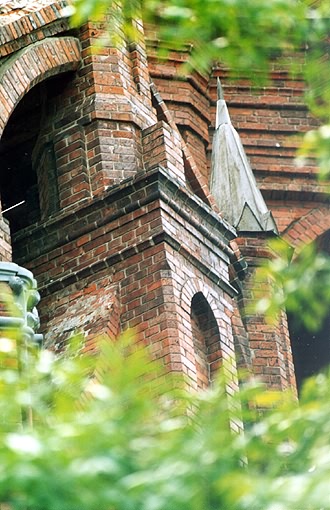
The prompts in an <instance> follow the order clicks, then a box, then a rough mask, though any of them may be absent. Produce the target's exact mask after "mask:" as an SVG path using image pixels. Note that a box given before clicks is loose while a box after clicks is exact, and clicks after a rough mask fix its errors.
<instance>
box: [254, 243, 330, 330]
mask: <svg viewBox="0 0 330 510" xmlns="http://www.w3.org/2000/svg"><path fill="white" fill-rule="evenodd" d="M270 248H271V249H272V250H273V251H274V252H275V257H274V258H273V259H271V260H268V261H267V262H266V263H265V264H264V265H263V267H261V268H260V269H259V270H258V272H257V281H256V285H260V284H262V283H263V282H265V281H269V279H270V280H271V283H272V285H271V288H272V293H271V295H269V296H265V297H264V298H263V299H261V300H260V301H259V302H258V303H257V306H256V311H257V312H258V313H261V314H265V316H266V318H267V319H268V320H269V321H274V320H276V318H277V316H278V314H279V313H280V312H281V310H283V309H286V310H287V311H288V312H291V313H293V314H294V315H295V317H296V318H297V320H300V321H301V322H302V323H303V324H304V325H305V326H306V327H307V328H308V329H310V330H317V329H318V328H319V327H320V326H321V323H322V320H323V319H324V318H325V316H326V315H327V314H328V313H329V308H330V258H329V257H328V256H327V255H325V254H323V253H317V252H316V249H315V247H314V245H313V244H309V245H306V246H303V248H302V249H301V251H300V253H299V255H298V256H297V257H296V258H295V259H294V260H291V256H292V248H291V247H290V246H289V245H288V244H287V243H285V242H284V241H282V240H279V239H277V240H275V241H274V242H272V243H270Z"/></svg>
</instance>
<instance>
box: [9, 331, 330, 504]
mask: <svg viewBox="0 0 330 510" xmlns="http://www.w3.org/2000/svg"><path fill="white" fill-rule="evenodd" d="M17 346H18V347H19V349H18V352H17ZM0 352H1V370H0V405H1V416H2V420H1V424H0V436H1V443H0V501H1V502H2V503H7V504H9V507H10V508H11V509H13V510H15V509H23V508H24V509H27V510H41V509H42V510H55V509H57V508H61V510H72V509H75V508H79V509H86V510H87V509H88V510H93V509H95V510H96V509H97V510H100V509H116V510H121V509H122V510H129V509H134V510H139V509H140V510H142V509H144V510H170V509H173V508H188V509H191V510H200V509H201V508H203V509H205V510H208V509H209V510H211V509H215V508H237V509H250V508H251V507H252V508H260V509H261V508H262V509H263V510H268V509H269V510H271V509H273V508H274V506H276V508H283V509H284V508H285V509H286V510H287V509H289V510H290V509H291V508H292V509H294V508H313V509H314V508H315V509H316V508H321V507H322V508H330V501H329V492H328V480H329V474H330V472H329V471H330V454H329V438H330V433H329V432H330V430H329V429H330V409H329V398H330V379H329V377H327V376H325V375H320V376H318V377H316V378H315V379H313V380H311V381H309V382H308V383H307V385H306V387H305V390H304V392H303V397H302V402H301V405H300V406H298V405H297V403H296V402H295V401H294V400H292V399H291V397H290V396H289V395H282V394H269V395H268V396H267V395H266V394H265V390H264V388H263V387H262V386H260V385H257V384H255V383H251V382H250V383H248V384H246V385H245V387H244V388H242V391H241V394H240V397H239V398H238V395H237V396H234V397H232V396H231V397H229V396H228V395H227V394H226V391H225V387H226V385H225V381H224V380H223V379H221V378H220V379H219V380H218V382H217V383H216V385H215V386H214V387H213V388H212V389H209V390H208V391H206V392H203V393H201V394H199V395H194V394H191V393H189V392H186V391H185V390H184V389H183V384H182V381H181V382H179V381H173V380H171V379H170V378H169V376H168V375H167V376H164V373H163V372H162V370H160V368H159V367H157V364H156V363H155V362H150V360H149V357H148V354H147V352H146V351H145V350H144V349H142V350H141V349H137V348H136V346H135V345H134V343H132V340H131V339H128V338H127V337H126V338H122V339H120V340H118V341H117V342H115V343H109V342H103V343H102V345H101V347H100V352H99V354H98V355H94V356H88V355H82V356H73V355H72V354H73V353H72V349H71V354H69V355H68V354H66V355H63V356H61V357H58V358H56V357H55V356H54V355H53V354H52V353H50V352H48V351H37V350H34V349H30V348H29V349H27V348H26V347H24V348H23V346H22V345H21V342H20V341H18V342H14V341H13V340H7V339H2V340H1V342H0ZM23 354H24V355H23ZM17 358H19V359H20V364H19V365H20V369H19V370H18V369H17V364H16V366H15V364H13V360H14V359H17ZM260 405H263V406H265V405H267V406H268V407H269V406H270V410H268V411H267V412H265V413H264V416H263V418H262V419H260V413H259V411H258V406H260ZM240 406H241V407H240ZM275 406H277V409H271V408H272V407H275ZM235 409H236V411H235ZM239 409H241V411H239ZM238 415H239V416H238ZM241 418H243V420H244V422H245V432H244V433H240V434H239V433H234V432H232V431H231V429H230V426H229V424H230V422H231V421H232V420H233V419H235V420H236V421H238V422H239V420H240V419H241Z"/></svg>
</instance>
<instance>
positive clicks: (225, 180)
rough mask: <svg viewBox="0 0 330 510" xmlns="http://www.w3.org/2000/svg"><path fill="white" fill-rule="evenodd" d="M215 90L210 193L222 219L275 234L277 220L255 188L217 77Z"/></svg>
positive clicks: (256, 230)
mask: <svg viewBox="0 0 330 510" xmlns="http://www.w3.org/2000/svg"><path fill="white" fill-rule="evenodd" d="M217 89H218V100H217V113H216V126H215V128H216V129H215V133H214V137H213V148H212V169H211V182H210V188H211V192H212V194H213V196H214V198H215V200H216V202H217V205H218V206H219V208H220V210H221V211H222V213H223V216H224V218H225V219H226V220H227V221H229V223H231V224H232V225H233V226H234V227H235V228H237V230H239V231H247V232H258V231H260V232H261V231H264V232H267V231H273V232H276V233H277V227H276V223H275V221H274V218H273V216H272V214H271V212H270V211H269V210H268V208H267V205H266V203H265V201H264V199H263V196H262V194H261V192H260V190H259V188H258V185H257V183H256V180H255V177H254V175H253V172H252V170H251V167H250V164H249V161H248V158H247V156H246V154H245V151H244V148H243V145H242V142H241V139H240V137H239V135H238V133H237V131H236V130H235V128H234V126H233V125H232V123H231V120H230V116H229V112H228V108H227V105H226V102H225V100H224V96H223V90H222V86H221V82H220V80H219V79H218V83H217Z"/></svg>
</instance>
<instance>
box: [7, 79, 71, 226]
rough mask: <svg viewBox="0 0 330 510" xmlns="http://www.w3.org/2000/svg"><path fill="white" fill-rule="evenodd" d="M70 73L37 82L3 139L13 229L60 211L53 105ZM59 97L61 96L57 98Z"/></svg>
mask: <svg viewBox="0 0 330 510" xmlns="http://www.w3.org/2000/svg"><path fill="white" fill-rule="evenodd" d="M71 76H72V73H65V74H60V75H58V76H56V77H52V78H49V79H47V80H45V81H43V82H41V83H39V84H38V85H36V86H34V87H33V88H32V89H31V90H30V91H29V92H28V93H27V94H26V95H25V96H24V97H23V98H22V100H21V101H20V102H19V103H18V105H17V106H16V108H15V110H14V111H13V113H12V115H11V117H10V119H9V121H8V123H7V125H6V127H5V129H4V132H3V135H2V137H1V140H0V161H1V167H0V191H1V203H2V211H3V215H4V217H5V218H6V219H7V220H8V221H9V224H10V230H11V234H15V233H16V232H17V231H19V230H21V229H23V228H25V227H27V226H29V225H31V224H32V223H34V222H37V221H39V220H40V219H46V218H47V216H48V215H50V214H52V213H54V212H56V211H57V210H58V207H59V196H58V186H57V169H56V161H55V154H54V149H53V144H54V140H52V139H51V137H50V136H48V141H47V139H46V138H45V137H43V135H44V133H45V132H46V131H47V130H48V132H51V128H50V124H51V115H52V109H54V108H56V99H57V98H59V96H60V95H61V93H63V90H64V88H65V87H66V85H67V83H68V81H70V79H71ZM59 102H60V101H59V100H58V103H59Z"/></svg>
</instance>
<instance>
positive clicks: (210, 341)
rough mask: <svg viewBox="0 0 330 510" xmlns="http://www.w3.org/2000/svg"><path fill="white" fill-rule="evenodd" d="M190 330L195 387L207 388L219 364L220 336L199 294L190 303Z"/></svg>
mask: <svg viewBox="0 0 330 510" xmlns="http://www.w3.org/2000/svg"><path fill="white" fill-rule="evenodd" d="M190 319H191V329H192V337H193V344H194V350H195V365H196V373H197V386H198V388H199V389H205V388H207V387H208V386H209V385H210V383H211V382H212V381H213V380H214V376H215V372H216V370H217V369H218V368H219V366H220V363H221V357H222V356H221V345H220V334H219V328H218V324H217V321H216V319H215V317H214V314H213V312H212V310H211V307H210V305H209V304H208V302H207V301H206V299H205V297H204V296H203V294H202V293H201V292H198V293H197V294H195V296H194V297H193V299H192V301H191V316H190Z"/></svg>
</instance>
